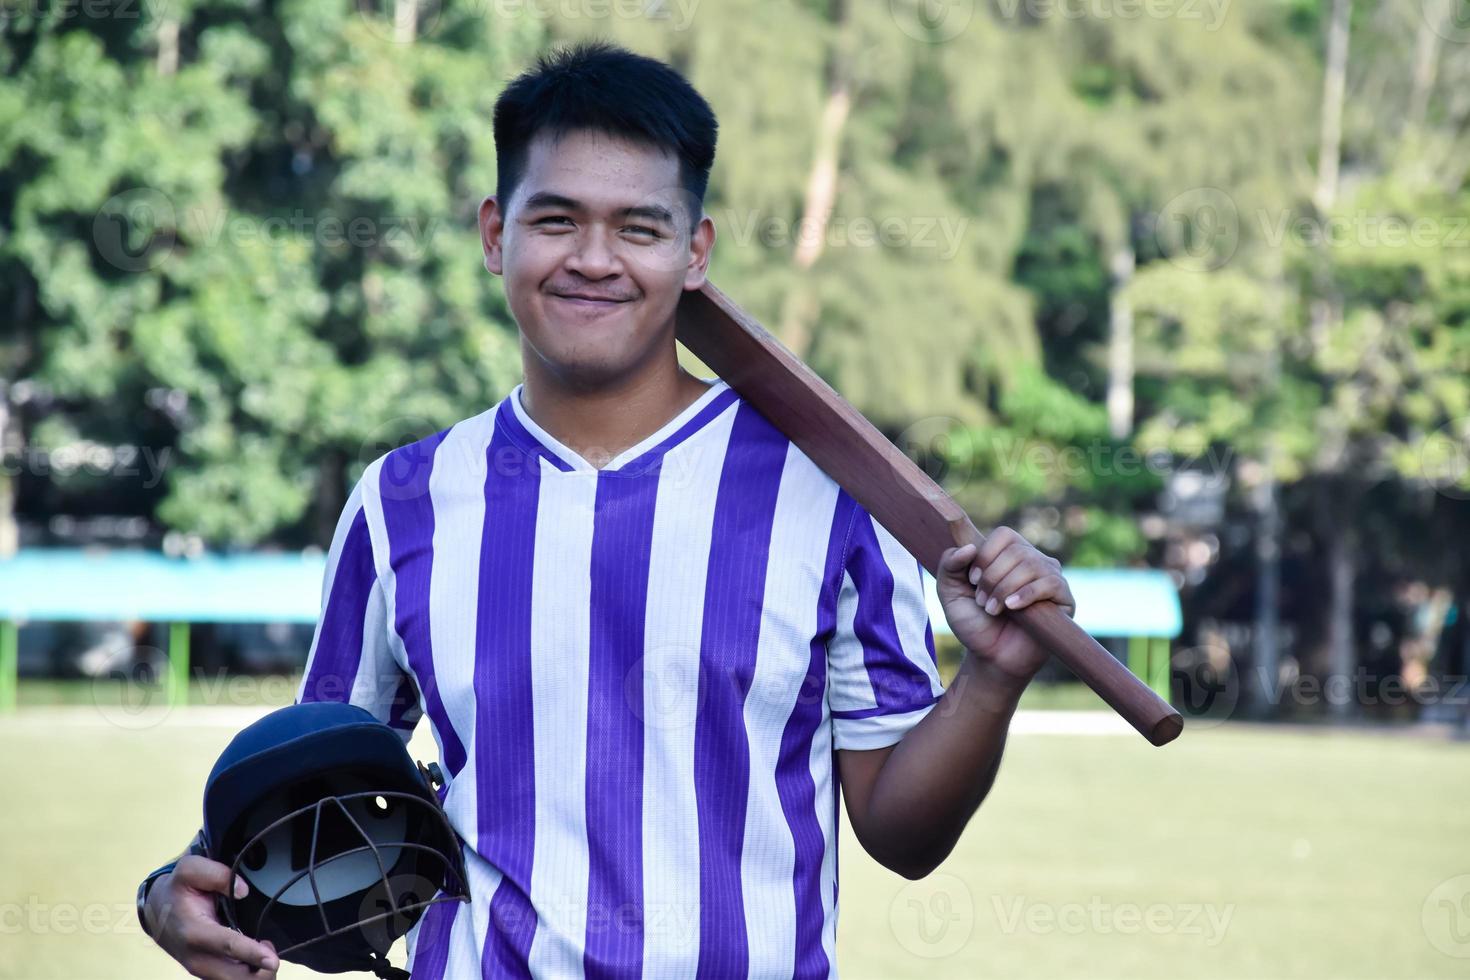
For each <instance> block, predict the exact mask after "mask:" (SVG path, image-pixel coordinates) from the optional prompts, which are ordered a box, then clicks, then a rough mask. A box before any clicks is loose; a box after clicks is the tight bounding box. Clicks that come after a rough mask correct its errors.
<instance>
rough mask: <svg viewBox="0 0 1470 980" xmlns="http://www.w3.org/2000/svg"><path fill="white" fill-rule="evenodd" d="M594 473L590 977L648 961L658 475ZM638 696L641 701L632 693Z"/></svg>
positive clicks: (632, 969) (586, 952) (628, 972)
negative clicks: (651, 617) (646, 732)
mask: <svg viewBox="0 0 1470 980" xmlns="http://www.w3.org/2000/svg"><path fill="white" fill-rule="evenodd" d="M617 475H619V474H613V473H605V474H603V475H601V476H600V477H598V480H597V504H596V515H597V516H596V524H595V525H594V528H593V532H592V582H591V607H592V622H591V644H590V650H589V655H588V657H589V663H588V681H587V758H588V760H589V764H588V766H587V809H586V813H587V827H588V828H589V830H590V831H591V832H590V833H588V835H587V849H588V859H589V876H588V881H587V908H588V910H589V911H588V917H587V941H586V945H585V947H584V948H583V954H582V963H583V968H584V969H585V970H586V973H587V976H589V977H599V976H638V975H639V973H641V972H642V967H643V922H642V917H641V916H640V915H631V916H630V915H629V914H628V910H630V909H636V910H641V909H642V908H643V703H642V701H641V698H642V695H643V627H644V618H645V615H646V611H647V605H648V561H649V553H650V552H651V551H652V549H653V510H654V503H655V501H656V499H657V497H658V476H657V475H656V474H655V475H652V476H650V477H648V478H645V479H639V480H628V479H617V478H616V476H617ZM632 698H638V699H640V700H638V702H637V703H636V704H634V703H632V701H631V700H630V699H632Z"/></svg>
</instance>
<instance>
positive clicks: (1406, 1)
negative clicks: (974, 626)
mask: <svg viewBox="0 0 1470 980" xmlns="http://www.w3.org/2000/svg"><path fill="white" fill-rule="evenodd" d="M589 37H602V38H608V39H612V40H615V41H618V42H620V43H623V44H626V45H628V46H630V47H632V48H634V49H636V50H639V51H642V52H645V53H648V54H653V55H656V56H658V57H661V58H664V59H667V60H668V61H670V62H671V63H672V64H674V65H675V66H677V67H678V68H679V69H680V70H682V71H683V72H685V73H686V74H687V76H688V77H689V78H690V79H691V80H692V81H693V83H694V84H695V85H696V86H697V87H698V88H699V89H700V90H701V91H702V92H703V93H704V95H705V96H706V97H707V98H708V99H709V101H710V102H711V103H712V105H713V107H714V109H715V111H716V113H717V114H718V116H719V120H720V123H721V139H720V149H719V156H718V159H717V162H716V165H715V170H714V173H713V175H712V179H711V181H710V193H709V198H708V201H707V205H706V206H707V210H708V212H709V213H710V214H711V215H712V217H713V218H714V220H715V222H716V224H717V226H718V229H719V238H718V242H717V245H716V250H715V258H714V267H713V276H712V277H713V278H714V280H715V281H716V282H717V283H718V284H719V285H720V286H721V287H722V288H723V289H724V290H725V291H726V292H728V293H730V294H731V295H732V296H733V297H734V298H735V299H736V300H737V301H738V302H740V303H741V304H742V305H743V306H745V307H746V308H748V309H749V310H751V311H752V312H754V313H755V314H756V315H757V316H758V317H759V318H761V319H762V321H763V322H765V323H766V324H767V325H769V326H770V327H771V329H772V330H773V331H774V332H776V333H777V335H778V336H779V337H780V338H781V339H782V340H783V341H784V342H785V343H786V344H787V345H788V346H789V347H791V348H792V349H793V350H794V351H796V352H797V353H798V354H800V355H801V356H802V357H803V358H804V359H806V360H807V362H808V363H810V364H811V365H812V366H813V367H815V368H816V370H817V371H818V372H819V373H821V374H822V375H823V376H824V377H825V378H826V379H828V380H829V381H830V382H832V384H833V385H834V386H836V387H837V389H838V390H839V391H841V392H842V393H843V394H844V395H845V396H846V397H847V398H848V399H849V400H850V401H852V402H853V403H854V404H856V405H857V406H858V407H859V408H860V409H861V410H862V411H863V412H864V413H865V414H867V416H868V417H869V418H870V419H872V420H873V421H874V422H875V423H877V424H878V425H879V426H880V427H881V428H882V429H883V430H884V431H885V433H887V434H888V435H889V436H890V437H891V438H892V439H893V440H894V441H895V442H896V443H897V444H898V445H899V446H900V447H901V448H903V449H904V451H905V452H907V453H909V454H910V455H911V456H912V457H913V458H914V459H916V460H918V461H919V462H920V463H921V464H922V465H924V466H925V467H926V469H928V471H929V472H930V473H931V474H933V475H934V476H935V477H936V478H937V479H939V480H940V481H941V482H942V483H943V484H944V485H945V486H946V488H947V489H949V490H950V491H951V492H953V493H954V494H955V495H956V497H957V498H958V499H959V500H960V501H961V502H962V503H963V504H964V505H965V506H966V508H967V509H968V510H969V511H970V513H971V515H972V516H973V517H974V519H975V520H976V522H977V524H979V525H980V526H981V527H982V528H983V527H986V526H991V525H995V524H998V523H1007V524H1010V525H1012V526H1015V527H1017V528H1018V529H1019V530H1021V531H1022V533H1024V534H1025V535H1026V536H1027V537H1029V538H1030V539H1031V540H1032V541H1033V542H1035V543H1036V544H1037V545H1038V546H1039V547H1041V548H1043V549H1044V550H1046V551H1048V552H1050V553H1052V554H1054V555H1056V556H1058V557H1059V558H1061V559H1062V560H1063V561H1064V562H1065V563H1066V564H1067V566H1068V571H1069V575H1070V577H1071V578H1072V580H1073V581H1074V583H1075V585H1076V586H1077V593H1078V597H1079V610H1078V616H1079V620H1080V621H1081V622H1082V623H1083V625H1084V626H1085V627H1087V628H1088V629H1089V630H1090V631H1091V632H1093V633H1094V634H1095V635H1097V636H1098V637H1099V638H1100V639H1101V640H1102V641H1103V642H1104V643H1105V644H1106V645H1108V646H1109V648H1110V649H1112V650H1113V651H1114V652H1115V653H1116V654H1117V655H1118V656H1119V657H1120V658H1121V659H1123V660H1124V661H1125V662H1127V663H1128V664H1129V666H1130V667H1132V668H1133V669H1134V670H1135V671H1137V672H1138V673H1139V674H1140V675H1141V676H1143V677H1144V678H1145V679H1146V680H1147V681H1148V683H1150V684H1151V685H1152V686H1153V687H1154V688H1155V689H1156V690H1158V691H1159V692H1160V693H1162V694H1164V695H1166V696H1168V697H1169V698H1171V700H1173V702H1174V703H1175V704H1176V705H1177V706H1178V707H1179V708H1180V710H1181V711H1183V712H1184V713H1185V714H1186V717H1187V725H1186V730H1185V735H1184V736H1183V737H1182V738H1181V739H1180V740H1179V741H1178V742H1176V743H1175V744H1173V745H1170V746H1169V747H1167V748H1165V749H1151V748H1149V747H1148V746H1147V745H1146V744H1145V743H1144V742H1143V741H1142V740H1141V739H1139V738H1138V737H1137V736H1136V735H1134V734H1133V733H1132V732H1131V731H1129V730H1127V729H1126V727H1124V726H1121V725H1120V723H1118V722H1117V721H1116V719H1114V718H1112V716H1111V715H1110V714H1109V713H1108V712H1107V711H1106V709H1105V708H1104V707H1103V706H1102V705H1101V703H1100V702H1098V701H1097V699H1096V698H1095V697H1094V696H1092V695H1091V694H1090V692H1088V691H1087V690H1086V689H1085V688H1083V687H1081V686H1080V685H1079V684H1077V683H1076V682H1075V680H1073V679H1072V678H1070V677H1069V676H1068V675H1067V674H1066V673H1065V671H1064V670H1063V669H1062V668H1060V667H1058V666H1056V665H1052V666H1051V667H1049V668H1048V669H1047V670H1046V671H1045V672H1044V673H1043V675H1042V677H1041V678H1040V679H1039V681H1038V683H1037V684H1034V685H1033V686H1032V688H1031V690H1029V691H1028V693H1027V697H1026V701H1025V702H1024V704H1023V711H1022V713H1021V714H1020V715H1018V718H1017V722H1016V726H1015V728H1014V729H1013V736H1012V738H1011V740H1010V744H1009V748H1008V751H1007V758H1006V762H1005V764H1004V766H1003V768H1002V772H1001V776H1000V779H999V782H998V784H997V788H996V791H995V794H994V796H993V797H992V799H991V800H990V801H988V802H987V803H986V804H985V806H984V807H983V808H982V810H981V812H980V815H979V816H978V817H977V819H976V821H975V823H974V824H972V827H971V829H970V830H969V832H968V833H967V835H966V837H965V839H964V841H963V842H962V843H961V846H960V848H959V849H958V850H957V851H956V853H955V854H954V856H952V857H951V858H950V860H949V861H947V862H946V863H945V865H944V866H943V867H942V868H941V869H940V870H939V871H938V872H936V873H935V874H934V875H933V876H931V877H930V878H928V879H925V880H924V881H921V882H916V883H911V882H906V881H904V880H903V879H901V878H897V877H894V876H892V875H890V874H888V873H887V872H884V871H882V870H881V869H880V868H878V867H877V866H876V865H874V864H872V863H871V862H870V861H868V859H867V858H866V856H865V855H864V854H863V853H862V851H861V850H860V849H859V848H857V847H855V846H853V844H852V842H851V840H850V839H845V841H844V852H843V861H842V875H843V879H842V881H843V888H842V895H843V896H844V897H843V901H842V917H841V929H840V948H839V957H838V961H839V964H840V966H841V968H842V971H843V973H844V974H845V975H847V976H850V977H858V978H864V977H899V976H926V977H941V976H942V977H970V976H981V975H984V976H1004V977H1078V976H1088V977H1166V976H1168V977H1172V976H1179V975H1188V976H1204V977H1261V978H1273V977H1304V978H1305V977H1312V978H1316V977H1323V978H1329V977H1364V978H1367V977H1394V978H1418V977H1463V976H1470V779H1467V778H1466V777H1467V775H1470V684H1467V674H1470V621H1467V605H1470V558H1467V555H1466V551H1467V543H1470V177H1467V174H1470V6H1467V4H1466V2H1465V0H948V2H946V0H386V2H372V0H360V2H356V3H354V2H344V0H0V66H3V77H0V369H3V370H0V461H3V465H0V740H3V741H0V745H3V748H4V751H3V752H0V781H3V783H4V785H5V786H6V787H7V791H6V797H7V798H8V799H9V801H10V802H9V804H8V805H7V806H5V807H4V808H0V977H7V978H78V980H80V978H94V977H99V978H100V977H107V978H120V977H155V976H172V975H177V974H179V971H177V970H175V969H173V968H171V967H170V965H169V964H168V963H167V962H166V961H165V959H164V958H163V957H162V955H161V954H159V953H158V952H157V951H156V950H154V949H152V948H151V946H150V944H149V943H148V941H147V940H146V939H145V938H144V937H142V935H141V934H140V932H139V930H138V928H137V923H136V920H135V918H134V916H133V911H132V898H133V890H134V888H135V886H136V883H137V881H138V880H139V879H140V878H141V877H142V876H143V874H145V873H146V872H147V871H148V870H150V869H152V868H153V867H155V866H157V865H158V864H161V863H163V862H164V861H165V860H167V859H168V858H170V857H171V856H172V855H173V854H175V853H177V851H178V850H179V849H180V848H181V847H182V846H183V845H184V843H185V842H186V841H187V840H188V839H189V837H190V835H191V834H192V833H193V831H194V829H196V828H197V826H198V823H199V794H200V790H201V788H202V784H203V777H204V775H205V773H207V771H208V768H209V766H210V765H211V764H212V762H213V759H214V757H215V755H216V754H217V753H218V751H219V750H220V749H221V748H222V747H223V745H224V743H225V742H226V741H227V740H228V738H229V737H230V735H231V734H232V733H233V732H234V731H236V730H238V729H239V728H240V727H242V726H243V725H244V724H246V723H248V721H250V720H251V719H253V718H254V717H257V716H258V715H259V714H260V713H261V712H262V711H264V710H266V709H267V708H268V707H270V706H272V705H277V704H284V703H289V701H290V700H291V698H292V696H293V694H294V691H295V685H296V678H295V676H294V675H296V674H298V673H299V671H300V669H301V666H302V663H303V661H304V658H305V654H306V648H307V645H308V644H309V642H310V638H311V633H312V626H313V624H314V622H315V617H316V609H317V605H318V602H319V589H320V581H321V573H322V567H323V554H322V549H323V547H324V546H325V545H326V544H327V543H328V542H329V539H330V536H331V531H332V528H333V525H334V523H335V521H336V518H337V515H338V513H339V511H340V509H341V507H342V505H343V503H344V501H345V499H346V495H347V492H348V490H349V489H350V487H351V485H352V483H353V482H354V481H355V480H356V478H357V476H358V475H359V474H360V472H361V470H362V468H363V467H364V466H366V465H367V464H368V463H369V462H371V461H372V460H373V459H375V458H376V457H377V456H379V455H381V454H382V453H383V452H385V451H387V450H388V449H391V448H393V447H395V446H398V445H401V444H403V443H405V442H407V441H411V440H413V439H417V438H420V437H422V436H424V435H427V434H429V433H432V432H435V431H437V430H439V429H442V428H444V427H446V426H448V425H450V424H452V423H453V422H455V421H457V420H459V419H461V418H464V417H467V416H470V415H473V414H477V413H479V412H480V411H483V410H484V409H485V408H487V407H489V406H490V405H491V404H493V403H494V402H495V401H497V400H499V399H500V398H501V397H503V396H504V394H505V393H506V392H507V391H509V389H510V388H511V387H512V386H513V385H514V384H515V383H516V382H517V381H518V380H519V377H520V365H519V354H518V347H517V339H516V328H515V325H514V323H513V322H512V320H511V318H510V316H509V314H508V311H507V309H506V305H505V303H504V299H503V296H502V293H501V291H500V287H499V284H498V283H497V282H496V281H494V280H493V279H492V278H491V277H490V276H488V275H487V274H486V272H485V271H484V268H483V266H482V264H481V260H480V246H479V242H478V238H477V234H476V231H475V227H474V215H475V209H476V207H477V205H478V203H479V201H480V199H481V198H482V197H483V196H484V195H486V194H488V193H491V192H493V190H494V175H495V155H494V147H493V141H492V136H491V130H490V119H491V109H492V106H493V104H494V100H495V98H496V96H497V95H498V93H499V91H500V89H501V87H502V86H503V85H504V83H505V82H506V80H507V79H508V78H509V77H510V76H512V75H513V74H515V73H516V72H517V71H519V70H520V69H522V68H523V67H525V66H527V65H528V64H529V63H530V62H531V61H532V60H533V59H534V58H535V56H536V55H537V53H538V52H541V51H544V50H545V49H547V48H548V47H549V46H552V45H554V44H557V43H561V42H565V41H569V40H573V39H581V38H589ZM690 363H691V367H693V368H694V369H696V370H701V368H700V367H699V366H698V365H697V364H695V363H694V362H692V361H691V362H690ZM934 618H935V625H936V631H937V632H939V633H941V634H942V633H943V629H942V623H943V616H942V614H941V613H940V612H939V611H938V609H937V607H935V609H934ZM939 641H940V652H941V656H942V658H943V665H944V667H945V669H946V670H953V667H954V664H955V662H956V658H957V655H958V651H957V650H956V649H955V647H954V645H953V643H952V641H946V639H945V637H943V636H942V635H941V636H940V637H939ZM418 739H419V740H418V741H417V742H416V743H415V746H414V748H415V750H416V752H417V753H418V755H419V757H421V758H426V759H427V758H431V757H432V756H433V754H434V751H433V745H432V741H431V740H430V739H428V738H427V737H426V736H425V733H423V732H421V733H420V734H419V736H418ZM283 975H286V976H300V975H302V974H301V973H300V972H299V971H298V972H297V973H295V974H291V973H285V974H283Z"/></svg>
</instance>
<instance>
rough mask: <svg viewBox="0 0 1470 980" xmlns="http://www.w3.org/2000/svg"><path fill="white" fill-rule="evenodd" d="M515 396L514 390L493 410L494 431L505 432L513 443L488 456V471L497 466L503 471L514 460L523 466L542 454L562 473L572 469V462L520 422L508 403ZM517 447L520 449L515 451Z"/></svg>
mask: <svg viewBox="0 0 1470 980" xmlns="http://www.w3.org/2000/svg"><path fill="white" fill-rule="evenodd" d="M515 397H517V396H516V393H515V392H511V393H510V394H509V395H506V396H505V400H504V401H502V402H501V403H500V408H499V409H497V410H496V412H495V431H496V433H505V434H506V435H508V436H509V437H510V441H511V442H513V443H515V445H514V446H512V445H509V444H507V445H506V446H505V447H504V449H503V450H502V452H501V454H500V455H499V456H494V455H492V456H491V457H490V465H491V470H490V472H492V473H494V472H496V469H495V467H496V466H499V467H500V472H502V473H504V472H505V467H506V464H507V462H510V461H514V462H515V463H517V464H518V465H520V466H525V465H527V464H529V463H533V462H535V460H536V458H537V457H541V456H544V457H545V458H546V460H547V462H549V463H551V465H552V466H555V467H556V468H557V469H559V470H561V471H562V472H563V473H570V472H571V471H572V469H573V467H572V464H571V463H569V462H567V461H566V460H564V459H562V458H561V457H560V456H558V455H557V454H556V453H554V452H552V451H551V450H550V449H548V448H547V447H546V446H545V445H544V444H542V442H541V440H540V439H537V438H536V437H535V436H534V435H532V434H531V430H530V429H528V428H526V427H525V425H523V424H522V423H521V417H520V416H519V415H517V414H516V410H515V409H514V408H513V407H511V404H510V400H511V399H512V398H515ZM517 448H518V449H520V450H522V451H521V452H515V450H516V449H517ZM533 469H534V467H533Z"/></svg>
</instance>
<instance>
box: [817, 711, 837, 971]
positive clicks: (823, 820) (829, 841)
mask: <svg viewBox="0 0 1470 980" xmlns="http://www.w3.org/2000/svg"><path fill="white" fill-rule="evenodd" d="M811 767H812V782H813V783H815V784H816V787H817V792H816V801H817V823H818V824H820V825H821V828H822V840H823V841H825V842H826V846H825V847H824V848H823V850H822V949H823V950H825V951H826V953H827V965H828V971H827V976H829V977H836V976H837V904H836V899H835V892H836V888H835V883H836V881H837V828H836V827H835V826H834V825H833V822H832V818H833V816H834V811H835V809H836V806H837V799H836V795H835V794H836V792H837V786H836V785H835V784H834V782H833V779H834V775H835V774H834V773H833V772H832V725H831V715H830V714H829V713H828V711H827V705H826V703H825V702H824V703H823V704H822V726H821V727H820V728H818V729H817V734H816V736H815V737H814V738H813V739H812V756H811Z"/></svg>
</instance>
